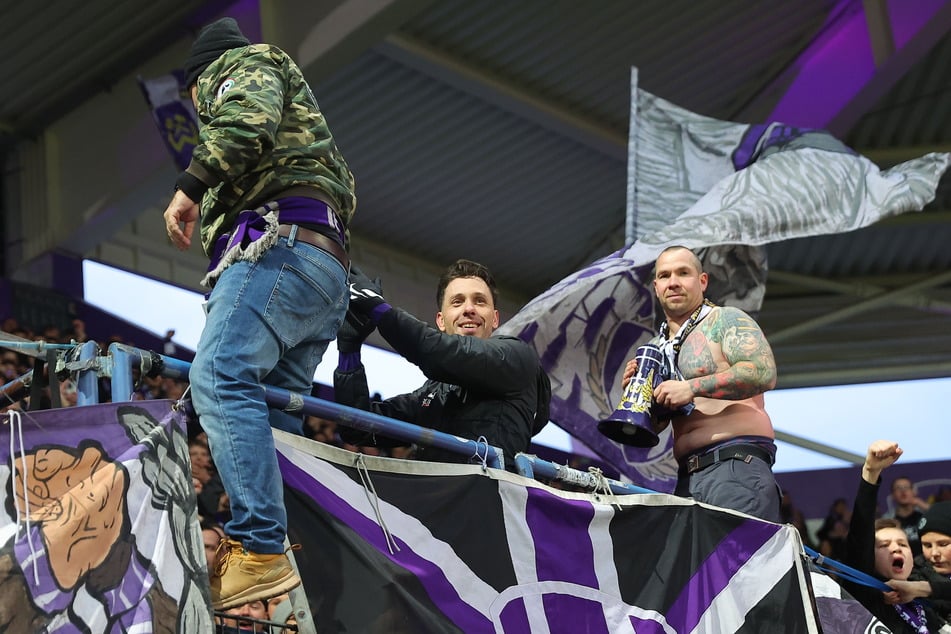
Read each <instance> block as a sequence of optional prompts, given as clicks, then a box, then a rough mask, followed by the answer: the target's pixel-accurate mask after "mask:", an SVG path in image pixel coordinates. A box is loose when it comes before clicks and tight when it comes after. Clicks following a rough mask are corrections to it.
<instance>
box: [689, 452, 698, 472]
mask: <svg viewBox="0 0 951 634" xmlns="http://www.w3.org/2000/svg"><path fill="white" fill-rule="evenodd" d="M699 469H700V456H697V455H693V456H690V457H689V458H687V473H693V472H694V471H697V470H699Z"/></svg>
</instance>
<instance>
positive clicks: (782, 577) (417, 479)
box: [275, 432, 818, 634]
mask: <svg viewBox="0 0 951 634" xmlns="http://www.w3.org/2000/svg"><path fill="white" fill-rule="evenodd" d="M275 438H276V444H277V449H278V453H279V460H280V463H281V472H282V474H283V476H284V482H285V503H286V505H287V509H288V523H289V539H290V540H291V541H292V542H300V543H301V544H302V545H303V548H302V549H301V550H300V551H298V552H297V554H296V559H297V562H298V565H299V566H300V569H301V575H302V577H303V582H304V588H305V589H306V591H307V594H308V596H309V597H310V598H311V605H312V606H314V621H315V624H316V627H317V631H318V632H321V634H327V633H334V632H387V633H390V632H414V633H415V632H460V633H462V632H464V633H467V634H479V633H480V632H483V633H486V634H489V633H495V632H506V633H508V634H520V633H532V632H537V633H543V632H544V633H549V634H558V633H562V632H565V633H567V632H571V633H575V632H589V633H592V634H596V633H604V634H607V633H609V632H610V633H615V632H617V633H620V632H630V633H631V634H633V633H635V632H638V633H640V634H644V633H655V634H660V633H665V634H673V633H675V632H676V633H687V632H697V633H700V632H720V633H724V634H725V633H728V632H740V631H742V632H760V633H764V632H765V633H769V632H777V633H778V632H783V633H784V634H788V633H795V632H817V631H818V628H817V624H816V619H815V615H814V614H813V612H812V608H811V604H810V600H809V594H808V589H807V582H806V574H807V573H806V571H805V569H804V564H803V559H802V557H801V554H800V551H801V545H800V542H799V537H798V534H797V533H796V532H795V529H793V528H791V527H789V526H781V525H778V524H771V523H768V522H763V521H760V520H757V519H754V518H750V517H748V516H745V515H741V514H738V513H733V512H729V511H723V510H719V509H714V508H711V507H706V506H703V505H700V504H697V503H694V502H690V501H687V500H683V499H680V498H674V497H671V496H667V495H660V494H656V495H630V496H621V497H614V496H608V497H605V496H598V495H593V494H591V495H589V494H583V493H565V492H562V491H557V490H555V489H551V488H548V487H546V486H544V485H542V484H539V483H538V482H535V481H534V480H531V479H527V478H522V477H519V476H516V475H513V474H509V473H507V472H503V471H496V470H489V471H485V472H484V471H483V470H482V469H481V468H480V467H477V466H470V465H437V464H434V463H419V462H404V461H399V460H393V459H381V458H373V457H369V456H361V455H359V454H357V455H355V454H352V453H350V452H346V451H343V450H341V449H336V448H334V447H329V446H327V445H324V444H322V443H317V442H314V441H310V440H306V439H303V438H299V437H294V436H290V435H288V434H284V433H282V432H275Z"/></svg>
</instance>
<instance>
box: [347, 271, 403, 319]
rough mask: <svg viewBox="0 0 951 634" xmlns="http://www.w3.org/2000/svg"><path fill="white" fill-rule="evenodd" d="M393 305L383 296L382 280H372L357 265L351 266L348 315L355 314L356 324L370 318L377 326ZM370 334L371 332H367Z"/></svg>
mask: <svg viewBox="0 0 951 634" xmlns="http://www.w3.org/2000/svg"><path fill="white" fill-rule="evenodd" d="M390 308H392V306H390V305H389V304H387V303H386V299H384V298H383V288H382V287H381V286H380V280H379V279H377V280H371V279H370V278H369V277H367V276H366V275H364V274H363V271H361V270H360V269H358V268H357V267H356V266H351V267H350V308H349V309H348V310H347V317H348V319H349V318H350V315H351V314H352V315H353V318H352V319H351V321H353V322H354V323H355V325H356V324H359V323H360V322H362V321H364V320H369V321H370V322H372V323H373V325H374V326H375V325H376V324H377V323H378V322H379V321H380V317H381V316H382V315H383V313H385V312H387V311H388V310H390ZM358 329H359V327H358ZM367 334H369V333H367Z"/></svg>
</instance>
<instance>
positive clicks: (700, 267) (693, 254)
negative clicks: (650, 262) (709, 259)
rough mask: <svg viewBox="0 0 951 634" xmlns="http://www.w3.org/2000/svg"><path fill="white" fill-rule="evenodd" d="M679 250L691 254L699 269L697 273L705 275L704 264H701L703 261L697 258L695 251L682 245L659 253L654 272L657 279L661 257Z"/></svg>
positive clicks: (655, 260) (670, 247)
mask: <svg viewBox="0 0 951 634" xmlns="http://www.w3.org/2000/svg"><path fill="white" fill-rule="evenodd" d="M679 250H683V251H686V252H687V253H689V254H690V255H691V256H693V257H692V258H691V259H692V260H693V264H694V266H696V267H697V273H703V262H701V261H700V258H699V257H697V254H696V253H694V252H693V249H690V248H688V247H685V246H683V245H681V244H675V245H673V246H669V247H667V248H666V249H664V250H663V251H661V252H660V253H658V254H657V257H656V258H654V270H653V274H654V276H655V277H656V276H657V260H659V259H660V256H662V255H664V254H665V253H667V252H668V251H679Z"/></svg>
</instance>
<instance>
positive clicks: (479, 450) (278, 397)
mask: <svg viewBox="0 0 951 634" xmlns="http://www.w3.org/2000/svg"><path fill="white" fill-rule="evenodd" d="M109 353H110V355H112V386H113V395H116V394H126V393H128V394H131V393H132V371H131V370H132V364H134V363H138V364H139V367H140V368H141V370H140V371H141V372H142V374H143V375H146V374H149V373H150V372H154V373H155V374H160V375H162V376H167V377H171V378H178V379H184V378H187V377H188V370H189V369H190V368H191V364H190V363H188V362H187V361H181V360H180V359H175V358H173V357H167V356H165V355H161V354H158V353H156V352H148V351H145V350H141V349H139V348H134V347H132V346H127V345H124V344H116V343H114V344H112V345H111V346H109ZM117 389H118V390H121V391H118V392H117V391H116V390H117ZM264 400H265V401H266V402H267V404H268V405H270V406H272V407H279V408H281V409H283V410H284V411H287V412H292V413H297V412H301V413H304V414H310V415H312V416H320V417H321V418H329V419H333V420H336V421H337V422H338V423H340V424H342V425H346V426H348V427H353V428H354V429H359V430H360V431H365V432H368V433H373V434H381V435H385V436H386V437H388V438H395V439H397V440H401V441H403V442H410V443H419V444H423V445H426V446H428V447H437V448H439V449H445V450H447V451H452V452H455V453H457V454H460V455H467V456H483V457H485V461H486V465H487V466H489V467H493V468H496V469H501V468H502V466H503V465H504V464H505V461H504V456H503V453H502V450H501V449H499V448H498V447H493V446H492V445H489V444H487V443H484V442H480V441H477V440H467V439H464V438H459V437H458V436H453V435H452V434H447V433H445V432H440V431H436V430H434V429H429V428H427V427H420V426H419V425H414V424H412V423H407V422H404V421H401V420H396V419H394V418H388V417H386V416H381V415H379V414H374V413H373V412H366V411H364V410H361V409H357V408H355V407H348V406H347V405H341V404H339V403H333V402H330V401H326V400H323V399H319V398H316V397H314V396H310V395H309V394H299V393H296V392H290V391H288V390H285V389H282V388H279V387H275V386H273V385H265V386H264Z"/></svg>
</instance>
